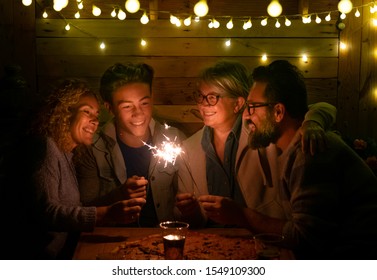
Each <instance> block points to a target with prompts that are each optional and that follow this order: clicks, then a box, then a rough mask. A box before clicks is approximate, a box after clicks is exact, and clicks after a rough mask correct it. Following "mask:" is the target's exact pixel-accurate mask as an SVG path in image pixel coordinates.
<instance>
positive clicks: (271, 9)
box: [267, 0, 283, 17]
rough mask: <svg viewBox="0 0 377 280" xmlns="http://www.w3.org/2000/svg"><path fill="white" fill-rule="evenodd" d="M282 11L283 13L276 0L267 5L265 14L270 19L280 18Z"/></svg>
mask: <svg viewBox="0 0 377 280" xmlns="http://www.w3.org/2000/svg"><path fill="white" fill-rule="evenodd" d="M282 11H283V8H282V6H281V5H280V3H279V1H277V0H272V1H271V3H270V5H268V7H267V12H268V14H269V15H270V16H272V17H278V16H280V14H281V12H282Z"/></svg>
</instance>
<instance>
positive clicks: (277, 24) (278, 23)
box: [275, 19, 280, 28]
mask: <svg viewBox="0 0 377 280" xmlns="http://www.w3.org/2000/svg"><path fill="white" fill-rule="evenodd" d="M275 27H276V28H279V27H280V22H279V20H278V19H276V23H275Z"/></svg>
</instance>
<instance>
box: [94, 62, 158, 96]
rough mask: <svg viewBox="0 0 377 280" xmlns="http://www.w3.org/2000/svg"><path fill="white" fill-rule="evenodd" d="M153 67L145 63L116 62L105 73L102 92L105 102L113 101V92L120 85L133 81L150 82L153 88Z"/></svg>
mask: <svg viewBox="0 0 377 280" xmlns="http://www.w3.org/2000/svg"><path fill="white" fill-rule="evenodd" d="M153 74H154V71H153V68H152V67H151V66H149V65H148V64H145V63H139V64H132V63H129V64H127V65H123V64H121V63H116V64H114V65H113V66H110V67H109V68H108V69H107V70H106V71H105V73H103V75H102V77H101V82H100V94H101V97H102V99H103V101H105V102H109V103H111V102H112V95H113V93H114V92H115V91H116V90H117V89H118V88H120V87H122V86H124V85H127V84H131V83H145V84H148V85H149V87H150V89H151V90H152V80H153Z"/></svg>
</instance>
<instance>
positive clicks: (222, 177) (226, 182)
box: [201, 116, 245, 206]
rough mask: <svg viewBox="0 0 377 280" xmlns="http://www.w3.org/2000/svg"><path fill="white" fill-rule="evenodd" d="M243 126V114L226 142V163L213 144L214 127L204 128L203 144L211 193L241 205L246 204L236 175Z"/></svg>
mask: <svg viewBox="0 0 377 280" xmlns="http://www.w3.org/2000/svg"><path fill="white" fill-rule="evenodd" d="M241 128H242V116H239V117H238V119H237V120H236V122H235V124H234V126H233V128H232V131H231V132H230V133H229V135H228V138H227V140H226V143H225V151H224V154H225V157H224V165H223V164H222V163H221V161H220V160H219V158H218V157H217V155H216V151H215V148H214V147H213V144H212V139H213V129H212V128H210V127H205V128H204V131H203V138H202V143H201V144H202V147H203V150H204V151H205V154H206V174H207V184H208V192H209V194H211V195H219V196H224V197H229V198H231V199H233V200H235V201H236V202H238V203H239V204H240V205H242V206H245V201H244V198H243V196H242V193H241V191H240V187H239V185H238V182H237V179H236V176H235V165H236V154H237V148H238V142H239V136H240V134H241Z"/></svg>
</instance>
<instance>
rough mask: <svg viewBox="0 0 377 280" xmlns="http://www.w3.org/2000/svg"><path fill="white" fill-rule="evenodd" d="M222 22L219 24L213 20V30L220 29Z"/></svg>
mask: <svg viewBox="0 0 377 280" xmlns="http://www.w3.org/2000/svg"><path fill="white" fill-rule="evenodd" d="M219 27H220V22H218V21H217V20H216V19H213V28H219Z"/></svg>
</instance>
